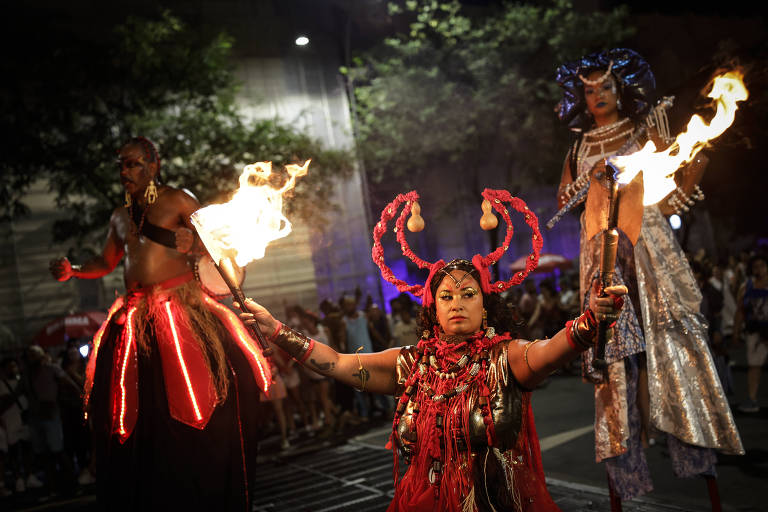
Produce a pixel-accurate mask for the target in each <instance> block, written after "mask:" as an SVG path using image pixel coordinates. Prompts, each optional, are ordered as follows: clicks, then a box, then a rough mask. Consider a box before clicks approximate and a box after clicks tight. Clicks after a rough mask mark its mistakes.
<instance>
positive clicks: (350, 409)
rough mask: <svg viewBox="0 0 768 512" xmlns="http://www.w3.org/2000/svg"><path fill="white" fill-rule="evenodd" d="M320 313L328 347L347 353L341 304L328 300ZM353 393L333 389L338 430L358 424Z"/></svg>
mask: <svg viewBox="0 0 768 512" xmlns="http://www.w3.org/2000/svg"><path fill="white" fill-rule="evenodd" d="M320 311H321V312H322V313H323V320H322V325H323V326H324V327H325V330H326V332H327V333H328V337H329V341H330V346H331V347H333V349H334V350H336V351H337V352H339V353H347V352H349V347H348V343H347V325H346V322H345V321H344V313H343V312H342V310H341V302H339V303H338V304H337V303H335V302H332V301H330V300H328V299H323V301H322V302H321V303H320ZM354 394H355V391H354V390H353V389H352V388H351V387H349V386H335V385H334V387H333V397H334V400H333V401H334V403H335V404H337V405H338V408H339V411H337V416H338V425H337V428H338V430H343V429H344V427H345V426H346V425H348V424H349V425H354V424H357V423H359V418H358V417H356V416H355V414H354V408H355V398H354Z"/></svg>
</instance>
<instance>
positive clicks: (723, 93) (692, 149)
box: [609, 71, 748, 206]
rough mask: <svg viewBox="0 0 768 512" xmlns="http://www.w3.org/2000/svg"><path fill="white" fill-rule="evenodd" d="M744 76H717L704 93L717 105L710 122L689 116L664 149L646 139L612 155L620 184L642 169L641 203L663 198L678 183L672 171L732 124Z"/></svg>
mask: <svg viewBox="0 0 768 512" xmlns="http://www.w3.org/2000/svg"><path fill="white" fill-rule="evenodd" d="M743 79H744V75H743V73H741V72H740V71H729V72H727V73H723V74H721V75H718V76H716V77H715V79H714V80H713V82H712V90H711V92H710V93H709V94H708V95H707V96H708V97H710V98H712V99H713V103H714V104H716V105H717V110H716V112H715V116H714V117H713V118H712V120H711V121H710V123H709V124H707V123H705V122H704V120H703V119H702V118H701V117H700V116H698V115H694V116H693V117H691V120H690V121H689V122H688V126H687V128H686V131H685V132H683V133H681V134H680V135H678V136H677V138H676V139H675V142H673V143H672V144H671V145H670V146H669V148H667V149H666V150H665V151H658V152H657V151H656V145H655V144H654V143H653V142H652V141H648V142H647V143H646V144H645V146H644V147H643V149H641V150H640V151H638V152H636V153H632V154H631V155H626V156H614V157H611V158H610V159H609V160H610V163H612V164H613V165H614V166H615V167H616V168H618V169H619V172H618V173H617V175H616V179H617V181H618V182H619V183H621V184H626V183H629V182H630V181H632V180H633V179H634V178H635V176H636V175H637V173H639V172H640V171H643V187H644V189H645V193H644V196H643V204H644V205H646V206H647V205H651V204H655V203H657V202H659V201H661V200H662V199H663V198H664V197H666V196H667V195H668V194H669V193H670V192H672V191H673V190H674V189H675V187H676V186H677V185H676V183H675V180H674V173H675V171H676V170H677V169H678V168H680V167H681V166H682V165H684V164H686V163H688V162H690V161H691V160H692V159H693V157H694V156H696V154H697V153H698V152H699V151H701V149H702V148H703V147H704V146H705V145H706V143H707V141H709V140H712V139H714V138H715V137H718V136H719V135H720V134H722V133H723V132H724V131H725V130H726V129H727V128H728V127H729V126H730V125H731V124H732V123H733V120H734V117H735V115H736V109H738V105H737V103H738V102H739V101H744V100H746V99H747V97H748V92H747V89H746V87H745V86H744V80H743Z"/></svg>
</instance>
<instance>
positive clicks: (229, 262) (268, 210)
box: [190, 160, 310, 357]
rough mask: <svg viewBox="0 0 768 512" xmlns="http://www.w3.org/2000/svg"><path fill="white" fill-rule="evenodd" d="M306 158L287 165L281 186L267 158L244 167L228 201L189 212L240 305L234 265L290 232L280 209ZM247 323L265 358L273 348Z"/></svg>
mask: <svg viewBox="0 0 768 512" xmlns="http://www.w3.org/2000/svg"><path fill="white" fill-rule="evenodd" d="M309 162H310V160H307V161H306V162H305V163H304V165H293V164H291V165H287V166H286V167H285V170H286V172H287V173H288V179H287V180H286V182H285V184H284V185H283V186H282V187H280V188H275V187H273V186H272V185H271V183H270V177H271V175H272V163H271V162H258V163H255V164H251V165H246V166H245V168H244V169H243V172H242V174H241V175H240V180H239V181H240V188H238V189H237V191H236V192H235V193H234V195H233V196H232V199H230V200H229V201H228V202H226V203H222V204H212V205H210V206H206V207H205V208H201V209H199V210H197V211H196V212H194V213H193V214H192V215H191V216H190V220H191V221H192V225H193V226H195V229H196V230H197V233H198V235H199V236H200V240H202V242H203V245H205V248H206V250H207V251H208V254H209V255H210V256H211V259H213V262H214V264H215V265H216V269H217V270H218V271H219V274H220V275H221V277H222V279H223V280H224V282H225V283H227V286H228V287H229V290H230V292H232V297H233V298H234V300H235V301H236V302H237V303H238V304H240V307H241V308H242V307H244V304H245V294H244V293H243V291H242V289H240V285H239V284H238V279H237V271H238V267H244V266H245V265H247V264H248V263H250V262H251V261H254V260H257V259H261V258H263V257H264V252H265V250H266V248H267V245H269V243H270V242H272V241H274V240H277V239H278V238H283V237H285V236H287V235H288V234H289V233H290V232H291V223H290V221H288V219H287V218H286V217H285V215H283V211H282V210H283V195H284V194H285V193H286V192H288V191H289V190H292V189H293V188H294V186H295V185H296V179H297V178H298V177H300V176H304V175H306V174H307V169H308V168H309ZM246 327H247V328H248V330H249V332H250V333H251V334H252V335H253V337H254V338H256V340H258V342H259V345H260V346H261V349H262V351H263V353H264V355H265V356H267V357H268V356H269V355H270V354H271V353H272V350H271V349H270V348H269V346H268V345H267V341H266V340H265V339H264V335H263V334H262V333H261V330H260V329H259V328H258V327H257V326H255V325H246Z"/></svg>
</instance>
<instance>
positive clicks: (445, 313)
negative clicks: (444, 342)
mask: <svg viewBox="0 0 768 512" xmlns="http://www.w3.org/2000/svg"><path fill="white" fill-rule="evenodd" d="M435 313H436V315H437V323H438V324H440V327H441V328H442V329H443V332H444V333H445V334H448V335H457V334H474V333H475V332H477V331H479V330H480V327H481V325H482V323H483V294H482V291H481V288H480V284H479V283H478V282H477V280H476V279H475V278H474V277H472V275H470V274H469V273H467V272H466V271H464V270H458V269H457V270H452V271H451V273H450V274H449V275H446V276H445V277H444V278H443V280H442V281H441V282H440V285H439V286H438V287H437V290H436V293H435Z"/></svg>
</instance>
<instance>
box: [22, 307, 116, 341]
mask: <svg viewBox="0 0 768 512" xmlns="http://www.w3.org/2000/svg"><path fill="white" fill-rule="evenodd" d="M106 318H107V314H106V313H104V312H102V311H81V312H79V313H72V314H69V315H66V316H62V317H59V318H57V319H55V320H51V321H50V322H48V324H47V325H46V326H45V327H43V328H42V329H41V330H40V332H38V333H37V336H35V339H34V343H35V344H37V345H40V346H42V347H50V346H55V345H61V344H63V343H66V342H67V341H68V340H72V339H78V338H91V337H92V336H93V335H94V334H96V331H97V330H98V329H99V326H100V325H101V324H102V322H104V320H106Z"/></svg>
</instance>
